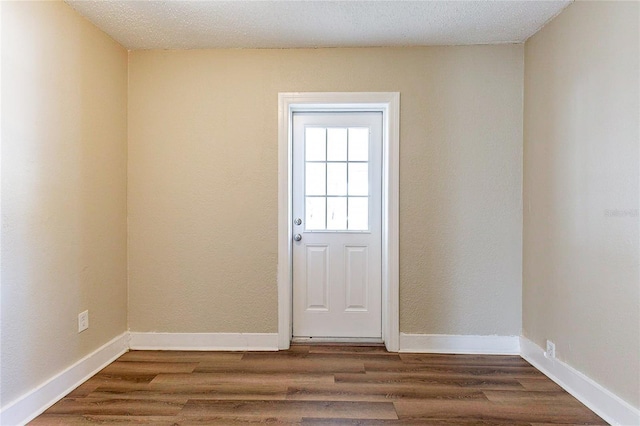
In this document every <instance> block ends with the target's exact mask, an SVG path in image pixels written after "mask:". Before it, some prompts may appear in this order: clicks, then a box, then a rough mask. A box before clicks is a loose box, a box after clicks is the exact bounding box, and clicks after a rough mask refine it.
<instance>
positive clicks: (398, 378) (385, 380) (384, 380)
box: [335, 372, 524, 390]
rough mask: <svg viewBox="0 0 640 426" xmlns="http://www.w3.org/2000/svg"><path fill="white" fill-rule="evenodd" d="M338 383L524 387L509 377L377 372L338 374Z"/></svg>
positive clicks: (497, 387) (514, 388)
mask: <svg viewBox="0 0 640 426" xmlns="http://www.w3.org/2000/svg"><path fill="white" fill-rule="evenodd" d="M335 381H336V383H371V384H387V385H393V384H405V383H406V384H412V385H414V386H429V387H445V388H449V387H463V388H468V389H496V390H501V389H507V390H508V389H513V390H523V389H524V388H523V387H522V385H521V384H520V382H519V381H518V380H517V379H512V378H508V377H450V376H447V375H438V376H431V375H421V374H397V373H387V372H375V373H365V374H336V375H335Z"/></svg>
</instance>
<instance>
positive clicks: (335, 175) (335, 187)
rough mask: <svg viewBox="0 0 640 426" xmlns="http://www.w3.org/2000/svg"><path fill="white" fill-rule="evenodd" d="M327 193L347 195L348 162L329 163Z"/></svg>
mask: <svg viewBox="0 0 640 426" xmlns="http://www.w3.org/2000/svg"><path fill="white" fill-rule="evenodd" d="M327 195H347V163H328V164H327Z"/></svg>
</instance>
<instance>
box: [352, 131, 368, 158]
mask: <svg viewBox="0 0 640 426" xmlns="http://www.w3.org/2000/svg"><path fill="white" fill-rule="evenodd" d="M349 161H369V129H368V128H366V127H352V128H349Z"/></svg>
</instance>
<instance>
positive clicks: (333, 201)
mask: <svg viewBox="0 0 640 426" xmlns="http://www.w3.org/2000/svg"><path fill="white" fill-rule="evenodd" d="M327 229H332V230H341V229H347V198H346V197H340V198H338V197H329V198H327Z"/></svg>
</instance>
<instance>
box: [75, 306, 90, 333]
mask: <svg viewBox="0 0 640 426" xmlns="http://www.w3.org/2000/svg"><path fill="white" fill-rule="evenodd" d="M87 328H89V311H84V312H80V313H79V314H78V333H80V332H81V331H85V330H86V329H87Z"/></svg>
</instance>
